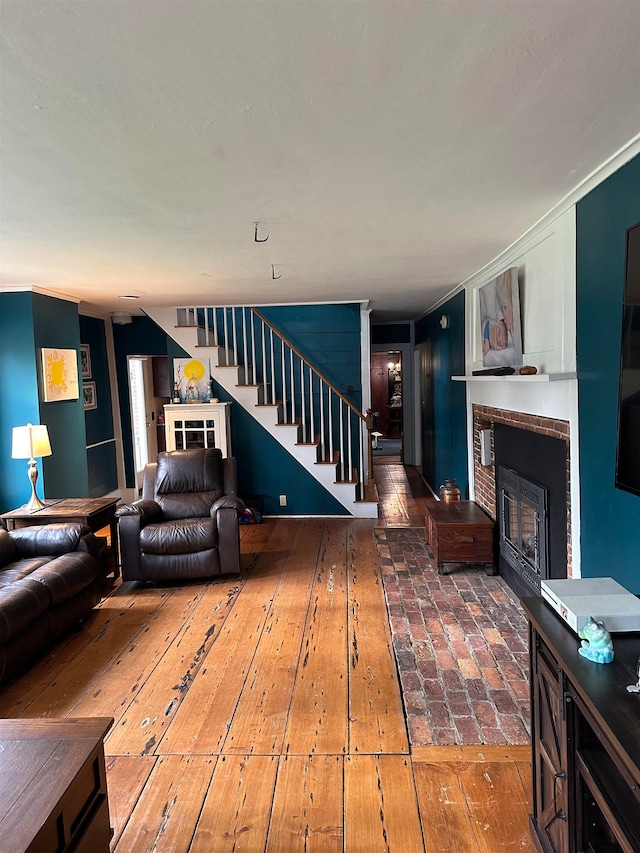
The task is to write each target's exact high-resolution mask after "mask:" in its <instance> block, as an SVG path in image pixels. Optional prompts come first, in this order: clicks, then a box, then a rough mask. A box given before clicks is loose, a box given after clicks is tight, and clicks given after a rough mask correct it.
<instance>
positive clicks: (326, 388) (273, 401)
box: [146, 306, 378, 518]
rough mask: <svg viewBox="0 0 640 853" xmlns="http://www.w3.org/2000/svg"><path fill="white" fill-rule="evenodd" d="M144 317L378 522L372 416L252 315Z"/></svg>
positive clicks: (338, 494) (335, 490) (167, 313)
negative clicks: (208, 366) (208, 368)
mask: <svg viewBox="0 0 640 853" xmlns="http://www.w3.org/2000/svg"><path fill="white" fill-rule="evenodd" d="M146 313H147V314H148V316H149V317H150V318H151V319H152V320H154V321H155V322H156V323H157V324H158V325H159V326H160V327H161V328H162V329H164V331H165V332H166V333H167V334H168V335H169V336H170V337H171V338H173V340H175V341H176V343H178V344H179V345H180V346H181V347H182V348H183V349H184V350H185V351H186V352H187V353H189V355H190V356H192V357H193V358H207V357H208V358H209V361H210V364H211V375H212V376H213V378H214V379H215V381H216V382H217V383H218V384H219V385H221V386H222V387H223V388H224V390H225V391H226V392H227V393H228V394H229V395H230V396H231V397H232V398H233V399H234V400H235V401H236V402H237V403H238V404H239V405H241V406H242V407H243V408H244V409H246V411H247V412H249V414H250V415H251V416H252V417H253V418H254V419H255V420H256V421H258V423H260V424H261V425H262V426H263V427H264V429H266V430H267V432H268V433H269V434H270V435H272V436H273V437H274V438H275V439H276V441H278V443H279V444H281V445H282V447H284V448H285V449H286V450H287V451H288V452H289V453H290V454H291V455H292V456H293V457H294V458H295V459H296V460H297V461H298V462H299V463H300V464H301V465H302V466H303V467H304V468H305V469H306V470H307V471H308V472H309V473H310V474H311V475H312V476H313V477H314V478H315V479H316V480H317V481H318V482H319V483H320V484H321V485H322V486H324V488H325V489H326V490H327V491H328V492H329V493H330V494H332V495H333V496H334V498H336V500H337V501H338V502H339V503H340V504H341V505H342V506H343V507H344V508H345V509H346V510H347V512H349V514H350V515H352V516H354V517H357V518H377V516H378V505H377V492H376V489H375V483H374V482H373V478H372V477H371V473H372V458H371V428H372V425H371V416H370V414H369V416H368V417H367V416H365V415H363V414H362V413H361V412H359V411H358V409H356V408H355V407H354V406H353V404H352V403H351V402H350V401H349V400H347V399H346V398H345V397H344V395H343V394H341V393H340V392H339V391H338V390H337V389H336V388H335V387H334V386H333V385H332V384H331V383H330V382H329V381H328V380H327V379H325V378H324V377H323V376H322V375H321V374H320V373H319V372H318V371H317V370H316V369H315V368H314V367H313V366H312V365H311V364H310V363H309V362H308V361H307V360H306V359H305V358H304V356H302V355H301V354H300V353H299V352H297V350H296V349H295V347H293V346H292V345H291V344H290V343H289V342H288V341H287V340H286V339H285V338H284V337H283V336H282V335H281V334H280V333H279V332H278V331H277V330H276V329H275V328H274V327H273V326H272V325H271V324H270V323H269V322H268V321H267V320H266V319H265V318H264V317H263V316H262V315H261V314H260V313H259V311H257V310H256V309H255V308H248V307H236V306H233V307H215V308H214V307H209V308H207V307H203V308H193V307H190V308H178V309H176V308H152V309H148V310H147V312H146Z"/></svg>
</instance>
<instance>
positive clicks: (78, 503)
mask: <svg viewBox="0 0 640 853" xmlns="http://www.w3.org/2000/svg"><path fill="white" fill-rule="evenodd" d="M118 501H119V498H62V499H60V500H49V501H45V502H44V503H45V506H44V509H39V510H37V511H36V512H27V510H26V509H24V507H19V508H18V509H12V510H11V511H10V512H5V513H4V514H3V515H2V516H0V518H2V520H3V521H4V522H5V524H6V525H7V529H8V530H16V528H18V527H30V526H31V525H34V524H52V523H54V524H55V523H56V522H61V521H77V522H80V523H81V524H86V526H87V527H88V528H89V529H90V530H91V531H92V532H93V533H96V532H97V531H98V530H102V528H103V527H108V528H109V531H110V539H111V541H110V544H109V547H108V548H107V549H106V551H105V552H104V555H103V558H104V562H105V564H107V560H109V558H113V562H112V566H113V568H110V569H107V571H106V572H105V574H109V572H110V571H112V572H113V576H114V578H117V577H118V576H119V574H120V568H119V567H120V563H119V559H118V523H117V520H116V515H115V513H116V505H117V504H118ZM103 571H104V569H103Z"/></svg>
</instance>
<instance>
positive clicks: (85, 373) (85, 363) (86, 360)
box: [80, 344, 91, 379]
mask: <svg viewBox="0 0 640 853" xmlns="http://www.w3.org/2000/svg"><path fill="white" fill-rule="evenodd" d="M80 366H81V368H82V378H83V379H91V348H90V346H89V344H80Z"/></svg>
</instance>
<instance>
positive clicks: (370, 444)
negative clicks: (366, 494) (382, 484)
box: [362, 409, 373, 488]
mask: <svg viewBox="0 0 640 853" xmlns="http://www.w3.org/2000/svg"><path fill="white" fill-rule="evenodd" d="M364 421H365V425H366V429H367V476H366V477H364V475H363V478H362V481H363V483H364V485H365V488H366V487H367V486H368V485H369V480H370V479H371V477H372V476H373V436H372V432H373V412H372V410H371V409H367V414H366V415H365V416H364Z"/></svg>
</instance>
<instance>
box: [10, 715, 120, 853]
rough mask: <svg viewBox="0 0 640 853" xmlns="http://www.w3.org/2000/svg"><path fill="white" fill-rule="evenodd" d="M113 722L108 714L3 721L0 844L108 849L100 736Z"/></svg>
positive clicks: (28, 848)
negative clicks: (103, 715) (105, 715)
mask: <svg viewBox="0 0 640 853" xmlns="http://www.w3.org/2000/svg"><path fill="white" fill-rule="evenodd" d="M112 724H113V718H111V717H82V718H76V719H73V718H69V719H61V720H53V719H50V718H49V719H35V720H29V719H20V720H0V838H1V839H2V842H0V843H1V844H2V849H3V850H9V849H11V850H16V851H18V850H19V851H24V853H41V851H53V850H55V851H57V853H67V851H69V853H70V851H72V850H73V851H74V853H109V842H110V840H111V826H110V822H109V803H108V800H107V774H106V769H105V761H104V744H103V739H104V736H105V735H106V733H107V732H108V731H109V729H110V728H111V726H112ZM5 845H7V846H5Z"/></svg>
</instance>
